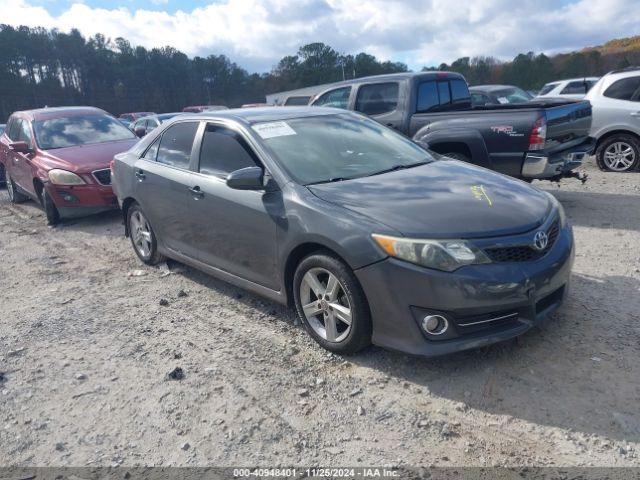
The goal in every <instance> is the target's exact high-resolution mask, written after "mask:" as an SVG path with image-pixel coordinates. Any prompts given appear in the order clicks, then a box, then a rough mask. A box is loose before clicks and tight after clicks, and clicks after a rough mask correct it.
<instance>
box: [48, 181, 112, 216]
mask: <svg viewBox="0 0 640 480" xmlns="http://www.w3.org/2000/svg"><path fill="white" fill-rule="evenodd" d="M45 188H46V189H47V192H48V193H49V195H50V196H51V198H52V199H53V203H54V204H55V206H56V208H57V209H58V212H59V213H60V216H62V217H63V218H75V217H82V216H86V215H92V214H95V213H100V212H105V211H108V210H114V209H117V208H118V201H117V199H116V196H115V194H114V193H113V189H112V188H111V185H97V184H86V185H73V186H64V185H53V184H52V183H48V184H47V185H45Z"/></svg>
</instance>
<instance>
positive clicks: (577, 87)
mask: <svg viewBox="0 0 640 480" xmlns="http://www.w3.org/2000/svg"><path fill="white" fill-rule="evenodd" d="M587 90H588V88H587V83H586V82H584V81H583V80H580V81H575V82H569V83H567V86H566V87H564V88H563V89H562V91H561V92H560V94H561V95H582V94H585V93H587Z"/></svg>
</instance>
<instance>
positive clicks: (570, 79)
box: [545, 77, 600, 85]
mask: <svg viewBox="0 0 640 480" xmlns="http://www.w3.org/2000/svg"><path fill="white" fill-rule="evenodd" d="M581 80H600V77H576V78H564V79H562V80H554V81H553V82H547V83H546V84H545V85H551V84H552V83H553V84H558V83H563V82H579V81H581Z"/></svg>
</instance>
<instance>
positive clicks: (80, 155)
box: [43, 139, 138, 173]
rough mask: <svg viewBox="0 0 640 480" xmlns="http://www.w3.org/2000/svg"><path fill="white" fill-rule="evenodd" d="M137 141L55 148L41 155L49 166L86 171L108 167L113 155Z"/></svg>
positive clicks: (73, 170)
mask: <svg viewBox="0 0 640 480" xmlns="http://www.w3.org/2000/svg"><path fill="white" fill-rule="evenodd" d="M137 141H138V140H137V139H131V140H119V141H116V142H105V143H96V144H93V145H78V146H75V147H65V148H55V149H52V150H44V151H43V156H44V158H46V160H47V163H48V164H49V166H50V168H63V169H65V170H69V171H71V172H76V173H78V172H80V173H86V172H91V171H93V170H99V169H102V168H109V162H111V160H113V157H114V155H116V154H118V153H121V152H125V151H127V150H129V149H130V148H131V147H133V146H134V145H135V144H136V142H137Z"/></svg>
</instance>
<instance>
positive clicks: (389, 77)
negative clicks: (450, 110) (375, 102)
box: [320, 70, 464, 93]
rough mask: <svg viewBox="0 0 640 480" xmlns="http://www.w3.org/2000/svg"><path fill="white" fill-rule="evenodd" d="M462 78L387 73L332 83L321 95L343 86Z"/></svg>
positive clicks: (431, 73)
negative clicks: (413, 79) (416, 79)
mask: <svg viewBox="0 0 640 480" xmlns="http://www.w3.org/2000/svg"><path fill="white" fill-rule="evenodd" d="M432 77H433V78H460V79H463V80H464V76H463V75H462V74H461V73H457V72H445V71H441V70H427V71H424V72H400V73H386V74H382V75H371V76H368V77H360V78H353V79H350V80H344V81H342V82H336V83H331V84H329V85H327V86H326V88H324V89H322V90H321V91H320V93H322V92H326V91H328V90H333V89H334V88H340V87H341V86H347V85H356V84H359V83H372V82H375V83H384V82H393V81H397V80H405V79H408V78H432Z"/></svg>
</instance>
